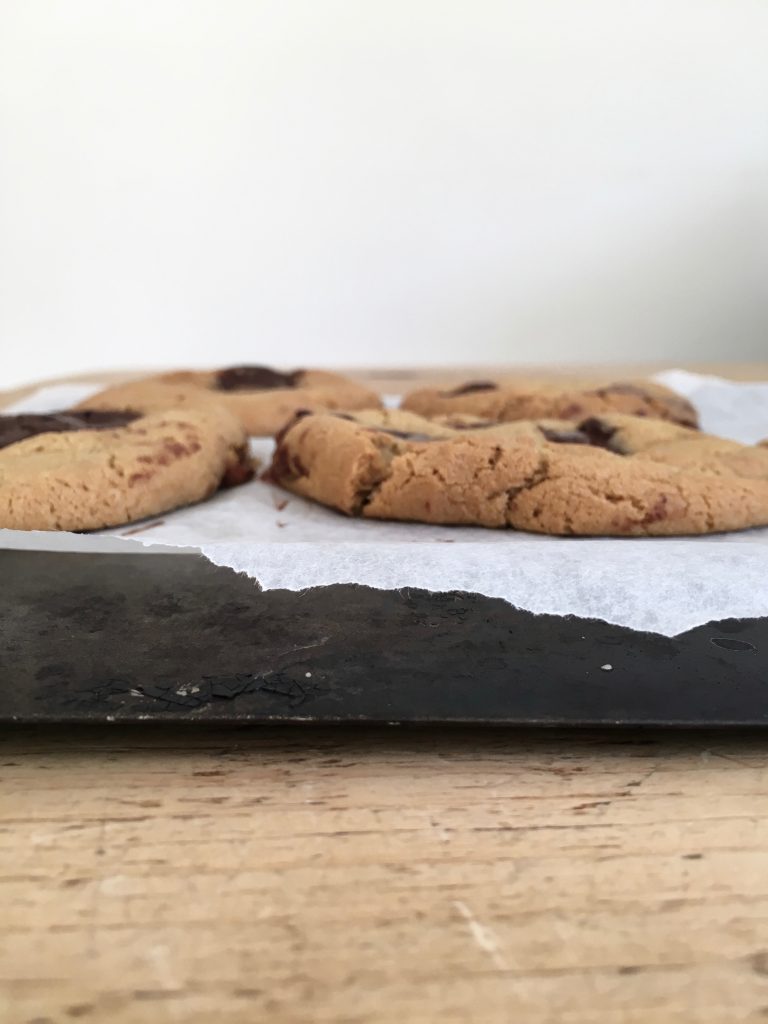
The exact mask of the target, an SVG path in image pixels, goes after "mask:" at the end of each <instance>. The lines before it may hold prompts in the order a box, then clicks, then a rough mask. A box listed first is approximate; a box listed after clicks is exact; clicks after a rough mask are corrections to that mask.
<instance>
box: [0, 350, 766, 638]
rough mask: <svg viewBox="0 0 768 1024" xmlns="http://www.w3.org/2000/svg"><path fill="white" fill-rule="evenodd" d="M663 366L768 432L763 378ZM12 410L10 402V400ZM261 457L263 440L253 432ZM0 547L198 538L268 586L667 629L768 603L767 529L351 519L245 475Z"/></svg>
mask: <svg viewBox="0 0 768 1024" xmlns="http://www.w3.org/2000/svg"><path fill="white" fill-rule="evenodd" d="M659 379H660V380H662V381H663V382H664V383H666V384H668V385H669V386H671V387H674V388H675V389H676V390H677V391H679V392H681V393H682V394H685V395H687V396H688V397H689V398H691V400H692V401H694V403H695V404H696V405H697V407H698V409H699V412H700V414H701V417H702V426H703V428H704V429H705V430H707V431H709V432H712V433H719V434H721V435H722V436H726V437H732V438H734V439H735V440H740V441H748V442H752V441H755V440H758V439H759V438H762V437H765V436H768V383H761V384H740V383H732V382H729V381H723V380H720V379H718V378H713V377H701V376H698V375H695V374H690V373H685V372H683V371H679V370H673V371H668V372H667V373H665V374H661V375H660V376H659ZM95 390H98V386H95V385H93V384H82V385H57V386H52V387H47V388H44V389H41V390H40V391H38V392H37V393H36V394H34V395H32V396H30V397H28V398H26V399H25V400H24V401H23V402H20V403H17V404H16V405H15V406H14V407H13V411H20V412H21V411H39V412H44V411H52V410H55V409H60V408H66V407H67V406H68V405H70V404H72V403H73V402H75V401H79V400H81V399H83V398H84V397H86V396H87V395H88V394H90V393H92V392H93V391H95ZM9 411H11V410H9ZM253 447H254V451H255V452H256V454H258V455H260V456H261V457H262V458H264V459H268V458H269V455H270V452H271V447H272V442H271V441H268V440H256V441H254V442H253ZM0 546H3V547H25V548H30V547H33V548H43V549H46V550H50V549H54V550H79V551H89V550H92V551H95V550H100V551H101V550H129V551H131V550H133V551H138V550H141V549H142V546H143V548H144V549H149V550H151V551H158V550H174V549H180V548H181V549H185V550H198V551H201V552H202V554H203V555H204V556H205V557H206V558H208V559H210V560H211V561H212V562H214V563H216V564H217V565H221V566H229V567H230V568H232V569H234V570H235V571H237V572H242V573H246V574H247V575H248V576H250V577H252V578H253V579H254V580H255V581H258V584H259V585H260V586H261V587H262V588H264V589H265V590H266V589H276V588H283V589H288V590H298V591H300V590H305V589H307V588H309V587H316V586H325V585H328V584H332V583H358V584H364V585H366V586H371V587H378V588H382V589H387V590H391V589H396V590H401V589H407V588H423V589H426V590H430V591H449V590H462V591H470V592H476V593H480V594H484V595H486V596H489V597H498V598H502V599H503V600H505V601H509V602H510V603H511V604H513V605H516V606H518V607H520V608H525V609H528V610H529V611H533V612H537V613H549V614H556V615H567V614H573V615H579V616H582V617H587V618H596V619H602V620H604V621H606V622H610V623H615V624H618V625H624V626H629V627H632V628H634V629H639V630H645V631H649V632H656V633H660V634H663V635H665V636H674V635H676V634H678V633H681V632H684V631H685V630H688V629H691V628H693V627H695V626H697V625H701V624H702V623H705V622H708V621H713V620H717V619H723V618H750V617H757V616H765V615H768V529H761V530H750V531H745V532H742V533H735V534H724V535H719V536H715V537H704V538H686V539H661V538H658V539H653V540H640V539H627V540H623V539H622V540H615V539H611V540H599V539H595V540H581V539H576V538H551V537H535V536H531V535H528V534H522V533H515V532H513V531H508V530H505V531H501V530H482V529H474V528H468V527H435V526H422V525H411V524H405V523H385V522H381V523H377V522H372V521H363V520H354V519H347V518H346V517H344V516H341V515H339V514H337V513H335V512H332V511H330V510H328V509H325V508H322V507H321V506H318V505H314V504H312V503H311V502H308V501H304V500H303V499H301V498H297V497H295V496H293V495H290V494H287V493H286V492H284V491H281V490H279V489H277V488H274V487H271V486H270V485H268V484H264V483H261V482H260V481H254V482H252V483H250V484H247V485H245V486H244V487H240V488H236V489H234V490H232V491H228V492H224V493H222V494H220V495H217V496H216V497H215V498H213V499H212V500H211V501H208V502H206V503H204V504H201V505H198V506H195V507H193V508H188V509H180V510H178V511H176V512H173V513H170V514H168V515H165V516H163V517H161V518H159V519H157V520H150V521H148V522H146V523H142V524H138V525H134V526H132V527H124V528H121V529H118V530H110V531H103V532H102V533H99V534H92V535H87V536H84V535H74V534H63V535H61V534H58V535H57V534H45V533H21V532H19V531H10V530H2V531H0Z"/></svg>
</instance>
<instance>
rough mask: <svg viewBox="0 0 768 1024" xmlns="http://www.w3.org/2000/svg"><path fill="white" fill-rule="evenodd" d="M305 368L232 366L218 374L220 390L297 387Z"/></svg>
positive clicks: (217, 385)
mask: <svg viewBox="0 0 768 1024" xmlns="http://www.w3.org/2000/svg"><path fill="white" fill-rule="evenodd" d="M303 373H304V371H303V370H293V372H292V373H281V372H280V371H279V370H271V369H270V368H269V367H268V366H230V367H229V368H228V369H226V370H219V372H218V373H217V374H216V387H217V388H218V390H219V391H272V390H274V389H275V388H295V387H296V386H297V385H298V384H299V381H300V380H301V377H302V375H303Z"/></svg>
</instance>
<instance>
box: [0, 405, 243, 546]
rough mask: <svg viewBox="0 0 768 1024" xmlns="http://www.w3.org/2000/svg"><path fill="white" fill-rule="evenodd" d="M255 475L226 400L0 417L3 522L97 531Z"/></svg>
mask: <svg viewBox="0 0 768 1024" xmlns="http://www.w3.org/2000/svg"><path fill="white" fill-rule="evenodd" d="M252 475H253V464H252V462H251V460H250V458H249V456H248V451H247V437H246V434H245V431H244V430H243V428H242V426H241V425H240V424H239V423H238V422H237V420H236V419H235V418H234V417H233V416H231V415H230V414H229V413H228V412H227V411H226V410H225V409H219V408H216V407H211V408H202V407H199V408H191V407H190V408H188V409H176V410H173V409H172V410H169V411H167V412H162V413H150V414H148V415H142V414H141V413H139V412H126V411H125V410H84V411H78V410H72V411H67V412H62V413H55V414H52V415H18V416H0V527H2V528H8V529H14V530H98V529H102V528H103V527H108V526H119V525H121V524H123V523H131V522H134V521H136V520H138V519H144V518H145V517H147V516H154V515H159V514H161V513H163V512H168V511H170V510H171V509H174V508H178V507H180V506H182V505H190V504H192V503H194V502H197V501H201V500H202V499H203V498H206V497H208V496H209V495H211V494H213V493H214V491H216V490H217V489H218V488H219V487H225V486H231V485H233V484H238V483H244V482H245V481H246V480H248V479H250V477H251V476H252Z"/></svg>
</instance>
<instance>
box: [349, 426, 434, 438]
mask: <svg viewBox="0 0 768 1024" xmlns="http://www.w3.org/2000/svg"><path fill="white" fill-rule="evenodd" d="M368 429H369V430H372V431H374V432H375V433H376V434H389V435H390V437H399V438H401V439H402V440H403V441H444V440H446V438H440V437H433V436H432V435H431V434H412V433H410V432H409V431H407V430H390V429H389V427H368Z"/></svg>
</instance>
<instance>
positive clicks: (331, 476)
mask: <svg viewBox="0 0 768 1024" xmlns="http://www.w3.org/2000/svg"><path fill="white" fill-rule="evenodd" d="M467 419H468V418H466V417H465V418H462V419H461V420H460V421H454V422H453V423H452V424H451V422H450V420H449V421H448V422H442V423H437V422H435V421H434V420H426V419H423V418H422V417H419V416H417V415H416V414H414V413H409V412H402V411H400V410H395V411H387V410H373V411H365V412H361V413H350V414H346V415H343V416H339V415H333V414H322V413H318V414H311V413H307V414H304V415H299V416H297V418H296V419H295V420H294V421H293V422H292V423H290V424H288V425H287V427H286V428H285V429H284V430H283V431H282V432H281V433H280V434H279V435H278V439H277V441H278V443H277V447H276V450H275V453H274V456H273V459H272V464H271V466H270V468H269V470H268V472H267V474H266V478H267V479H268V480H270V481H271V482H273V483H276V484H279V485H280V486H282V487H284V488H286V489H287V490H289V491H292V492H293V493H295V494H300V495H303V496H304V497H307V498H312V499H314V500H315V501H318V502H321V503H322V504H324V505H329V506H331V507H333V508H336V509H338V510H339V511H341V512H344V513H346V514H347V515H352V516H354V515H359V516H365V517H369V518H372V519H401V520H408V521H414V522H423V523H442V524H457V525H458V524H462V525H474V526H487V527H505V526H506V527H512V528H514V529H518V530H528V531H532V532H535V533H549V534H557V535H576V536H616V537H621V536H627V537H631V536H674V535H685V534H702V533H713V532H722V531H726V530H741V529H745V528H748V527H752V526H764V525H768V450H767V449H765V448H761V447H758V446H750V445H740V444H737V443H736V442H734V441H725V440H722V439H720V438H715V437H710V436H708V435H704V434H701V433H699V432H698V431H696V430H692V429H690V428H686V427H681V426H678V425H677V424H673V423H665V422H663V421H660V420H652V419H646V418H643V417H636V416H626V415H620V414H615V415H612V416H604V417H588V418H586V419H585V420H582V421H580V422H578V423H572V422H564V421H556V420H539V421H529V420H520V421H513V422H510V423H496V424H486V423H482V422H480V423H478V422H477V421H474V422H471V421H470V422H467ZM469 419H471V418H469Z"/></svg>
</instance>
